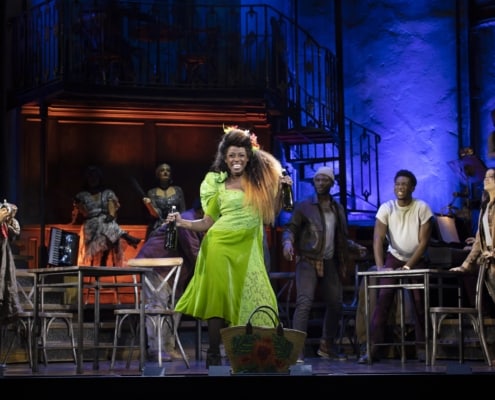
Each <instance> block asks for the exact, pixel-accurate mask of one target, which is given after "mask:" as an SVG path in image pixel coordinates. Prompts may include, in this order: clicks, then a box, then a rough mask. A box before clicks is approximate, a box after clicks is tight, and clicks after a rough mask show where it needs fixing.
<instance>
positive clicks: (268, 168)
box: [210, 128, 282, 224]
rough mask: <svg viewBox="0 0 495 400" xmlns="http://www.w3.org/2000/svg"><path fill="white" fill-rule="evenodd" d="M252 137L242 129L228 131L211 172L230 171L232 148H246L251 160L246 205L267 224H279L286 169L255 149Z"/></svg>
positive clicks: (244, 184)
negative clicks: (281, 190)
mask: <svg viewBox="0 0 495 400" xmlns="http://www.w3.org/2000/svg"><path fill="white" fill-rule="evenodd" d="M251 135H252V134H251V133H250V132H249V131H245V130H242V129H238V128H233V129H230V130H228V131H227V132H226V133H225V135H223V137H222V140H221V141H220V143H219V144H218V149H217V153H216V156H215V159H214V161H213V164H212V165H211V168H210V170H211V171H213V172H226V173H227V174H228V175H230V170H229V168H228V166H227V163H226V162H225V158H226V156H227V149H228V148H229V147H230V146H235V147H244V148H245V149H246V153H247V156H248V162H247V165H246V168H245V175H244V176H245V179H244V180H243V182H242V184H243V189H244V193H245V203H246V205H247V206H251V207H252V208H253V209H255V210H258V212H259V213H260V214H261V215H262V217H263V221H264V223H265V224H273V223H274V222H275V217H276V213H277V212H278V209H279V190H280V176H281V175H282V166H281V164H280V162H279V161H278V160H277V159H276V158H275V157H274V156H273V155H272V154H270V153H268V152H267V151H264V150H262V149H260V148H256V147H255V148H254V149H253V144H252V141H251V139H252V138H251Z"/></svg>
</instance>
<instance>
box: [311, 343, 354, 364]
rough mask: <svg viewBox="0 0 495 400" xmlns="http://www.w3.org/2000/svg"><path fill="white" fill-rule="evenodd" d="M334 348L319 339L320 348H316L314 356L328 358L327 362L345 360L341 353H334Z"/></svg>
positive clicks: (345, 357)
mask: <svg viewBox="0 0 495 400" xmlns="http://www.w3.org/2000/svg"><path fill="white" fill-rule="evenodd" d="M334 347H335V346H334V345H332V344H331V343H330V341H328V340H324V339H321V340H320V347H319V348H318V351H317V352H316V354H318V355H319V356H320V357H321V358H328V359H329V360H339V361H345V360H347V356H346V355H345V354H343V353H338V352H337V351H335V349H334Z"/></svg>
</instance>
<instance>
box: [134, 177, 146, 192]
mask: <svg viewBox="0 0 495 400" xmlns="http://www.w3.org/2000/svg"><path fill="white" fill-rule="evenodd" d="M131 183H132V186H133V187H134V189H136V191H137V192H138V193H139V195H140V196H141V197H146V193H145V192H144V190H143V188H142V187H141V185H140V184H139V182H138V181H137V179H136V178H134V177H131Z"/></svg>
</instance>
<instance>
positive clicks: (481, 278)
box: [475, 262, 488, 320]
mask: <svg viewBox="0 0 495 400" xmlns="http://www.w3.org/2000/svg"><path fill="white" fill-rule="evenodd" d="M487 266H488V263H487V262H482V263H481V264H480V266H479V269H478V278H477V279H476V292H475V296H476V297H475V307H476V309H477V310H478V316H479V318H480V320H481V318H483V293H484V290H483V289H484V287H485V276H486V271H487Z"/></svg>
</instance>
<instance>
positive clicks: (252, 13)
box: [7, 0, 379, 209]
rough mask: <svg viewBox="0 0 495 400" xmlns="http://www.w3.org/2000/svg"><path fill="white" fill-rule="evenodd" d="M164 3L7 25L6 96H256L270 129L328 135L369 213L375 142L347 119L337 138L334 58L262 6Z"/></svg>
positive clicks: (48, 12) (38, 15)
mask: <svg viewBox="0 0 495 400" xmlns="http://www.w3.org/2000/svg"><path fill="white" fill-rule="evenodd" d="M170 3H171V2H161V3H157V2H151V1H150V2H136V1H119V2H108V3H107V4H108V6H106V7H105V6H101V7H97V8H95V7H93V6H92V5H93V4H97V2H87V3H86V2H77V1H58V0H49V1H46V2H44V3H42V4H40V5H38V6H36V7H34V8H31V9H29V10H28V11H26V12H24V13H23V14H22V15H20V16H18V17H16V18H13V19H12V20H11V21H10V24H9V29H8V32H7V33H8V35H9V36H10V43H11V44H12V45H11V56H10V59H11V70H10V75H11V79H7V82H8V84H9V85H10V87H8V91H9V94H10V96H9V99H11V101H12V102H14V104H13V105H21V104H23V102H27V101H31V100H37V99H39V98H40V93H43V94H44V95H46V96H49V95H53V94H56V93H59V92H69V93H77V94H78V95H79V94H84V93H87V94H90V95H91V96H97V95H99V94H101V95H106V96H108V95H116V96H125V98H126V99H129V98H132V97H136V98H146V99H147V100H149V99H153V98H163V97H167V96H172V95H178V96H182V97H186V96H190V97H192V98H197V97H200V96H205V97H207V96H211V93H215V96H219V95H222V94H225V96H229V97H231V96H232V93H235V94H236V96H246V95H250V94H253V95H256V96H263V98H264V100H265V102H266V105H267V108H268V110H269V114H270V115H271V118H272V126H274V128H275V130H276V131H278V132H291V131H298V132H300V133H301V132H304V131H305V130H308V129H310V130H311V129H317V130H318V131H320V132H324V133H326V134H328V140H327V142H328V143H329V145H330V146H336V148H337V151H338V152H342V151H343V152H344V154H345V155H346V156H345V159H346V165H349V166H351V171H350V174H349V176H348V177H347V178H346V183H347V188H346V192H347V193H348V195H349V196H351V200H352V198H358V199H361V200H362V201H363V202H364V203H366V204H364V207H358V208H364V209H366V208H370V207H371V209H376V207H377V205H379V197H378V190H377V188H378V143H379V135H378V134H377V133H375V132H373V131H370V130H368V129H366V128H365V127H362V126H359V129H356V127H357V126H358V124H356V123H354V122H353V121H346V123H345V124H344V125H345V126H344V127H343V129H344V132H343V133H341V132H339V130H340V128H339V125H338V120H337V117H338V116H339V115H341V114H340V113H341V110H339V103H338V101H337V98H338V96H337V94H338V93H339V90H341V88H340V85H341V78H340V77H338V76H337V72H336V71H337V68H336V62H337V60H336V57H335V55H334V54H333V53H332V52H330V51H329V50H328V49H326V48H324V47H322V46H320V45H319V44H318V43H317V41H316V40H315V39H314V38H313V37H312V36H311V35H310V34H309V33H308V32H306V31H305V30H303V29H301V28H300V27H298V26H296V24H295V22H294V21H293V20H292V19H291V18H289V17H287V16H285V15H284V14H282V13H281V12H279V11H277V10H276V9H274V8H272V7H270V6H268V5H252V6H242V5H235V6H234V5H233V6H225V5H223V6H222V5H190V4H173V5H172V4H170ZM301 134H302V135H303V136H304V133H301ZM308 141H309V142H311V140H310V139H309V138H308ZM353 204H356V206H357V203H353ZM349 208H350V209H353V208H354V207H353V205H352V204H351V207H349Z"/></svg>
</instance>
